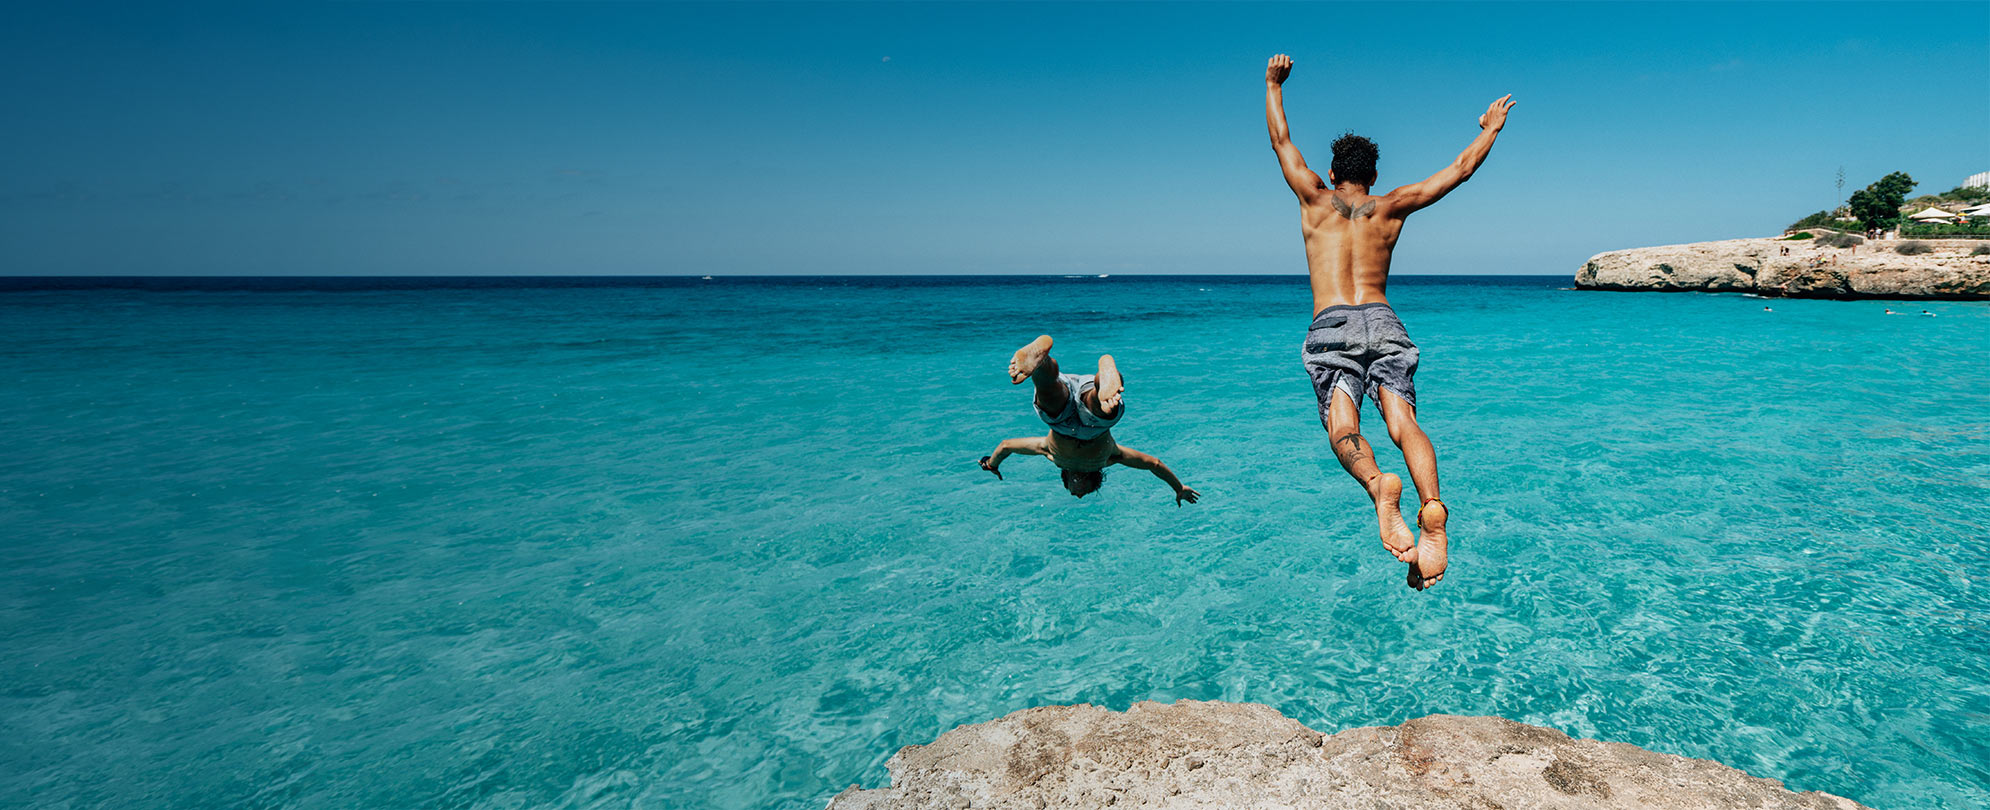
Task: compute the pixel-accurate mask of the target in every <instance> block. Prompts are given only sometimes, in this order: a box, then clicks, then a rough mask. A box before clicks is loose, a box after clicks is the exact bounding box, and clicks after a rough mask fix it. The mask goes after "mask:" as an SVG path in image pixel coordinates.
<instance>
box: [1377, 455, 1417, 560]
mask: <svg viewBox="0 0 1990 810" xmlns="http://www.w3.org/2000/svg"><path fill="white" fill-rule="evenodd" d="M1374 495H1375V522H1376V523H1377V524H1378V526H1379V528H1380V529H1381V532H1382V545H1383V546H1384V547H1386V548H1388V549H1389V553H1390V554H1393V555H1395V556H1396V559H1398V560H1401V561H1403V562H1406V563H1414V562H1416V559H1417V557H1416V537H1415V536H1414V535H1411V534H1410V527H1409V524H1407V523H1404V522H1403V507H1402V504H1401V503H1400V501H1402V498H1403V479H1401V478H1397V477H1396V475H1395V473H1383V474H1381V475H1379V476H1376V478H1375V492H1374Z"/></svg>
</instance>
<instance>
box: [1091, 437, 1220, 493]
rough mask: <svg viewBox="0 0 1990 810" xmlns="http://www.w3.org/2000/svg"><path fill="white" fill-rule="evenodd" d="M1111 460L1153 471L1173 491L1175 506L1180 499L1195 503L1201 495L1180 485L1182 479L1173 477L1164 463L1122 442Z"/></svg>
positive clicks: (1172, 472) (1173, 474)
mask: <svg viewBox="0 0 1990 810" xmlns="http://www.w3.org/2000/svg"><path fill="white" fill-rule="evenodd" d="M1113 461H1114V462H1115V463H1118V464H1120V465H1123V466H1127V467H1132V468H1133V469H1136V470H1146V471H1148V472H1151V473H1153V474H1154V477H1155V478H1159V479H1161V483H1163V484H1167V485H1168V488H1169V489H1172V490H1174V491H1175V505H1176V506H1181V505H1182V501H1188V502H1189V503H1195V501H1196V499H1197V498H1201V497H1202V493H1200V492H1197V491H1195V490H1194V489H1192V488H1189V487H1185V486H1182V480H1181V479H1180V478H1176V477H1175V471H1174V470H1170V469H1168V465H1167V464H1166V463H1164V462H1162V461H1161V460H1160V459H1158V458H1155V457H1153V456H1150V455H1147V454H1146V453H1142V452H1140V451H1138V450H1135V449H1133V448H1131V447H1127V446H1126V445H1123V444H1122V445H1120V446H1119V452H1118V453H1116V454H1114V456H1113Z"/></svg>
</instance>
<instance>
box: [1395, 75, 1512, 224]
mask: <svg viewBox="0 0 1990 810" xmlns="http://www.w3.org/2000/svg"><path fill="white" fill-rule="evenodd" d="M1510 109H1513V94H1511V93H1508V94H1507V95H1506V96H1504V97H1502V98H1499V99H1496V100H1494V101H1493V103H1492V104H1491V105H1490V106H1487V107H1486V111H1485V114H1484V115H1481V116H1479V137H1477V138H1473V139H1472V145H1471V146H1467V147H1465V151H1463V152H1460V153H1459V154H1458V159H1457V160H1454V161H1451V165H1449V166H1446V167H1444V168H1443V169H1440V170H1438V172H1437V173H1436V174H1433V175H1431V176H1430V177H1429V178H1428V179H1426V180H1424V181H1423V182H1421V183H1411V184H1409V185H1407V186H1403V187H1402V188H1399V189H1396V190H1395V191H1391V192H1389V199H1390V200H1392V201H1394V202H1395V203H1396V210H1399V211H1402V212H1403V213H1405V214H1407V213H1409V212H1411V211H1415V210H1417V209H1419V208H1423V207H1425V206H1428V205H1430V204H1431V203H1434V202H1437V201H1438V200H1441V199H1444V195H1446V194H1450V193H1451V190H1452V189H1454V188H1457V187H1458V186H1460V185H1463V184H1464V182H1465V181H1466V180H1470V179H1472V173H1473V172H1476V171H1478V170H1479V164H1482V163H1485V162H1486V155H1488V154H1491V153H1492V145H1493V141H1496V140H1498V139H1499V131H1500V130H1502V129H1505V128H1506V111H1507V110H1510Z"/></svg>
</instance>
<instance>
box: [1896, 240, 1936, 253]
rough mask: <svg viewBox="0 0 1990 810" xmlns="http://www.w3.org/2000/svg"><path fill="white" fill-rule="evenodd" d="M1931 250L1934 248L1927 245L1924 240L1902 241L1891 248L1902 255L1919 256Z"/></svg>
mask: <svg viewBox="0 0 1990 810" xmlns="http://www.w3.org/2000/svg"><path fill="white" fill-rule="evenodd" d="M1931 250H1934V248H1932V247H1929V246H1928V243H1926V242H1902V243H1900V244H1899V245H1896V246H1894V248H1893V252H1895V253H1898V254H1900V255H1902V256H1919V255H1921V254H1923V253H1927V252H1928V251H1931Z"/></svg>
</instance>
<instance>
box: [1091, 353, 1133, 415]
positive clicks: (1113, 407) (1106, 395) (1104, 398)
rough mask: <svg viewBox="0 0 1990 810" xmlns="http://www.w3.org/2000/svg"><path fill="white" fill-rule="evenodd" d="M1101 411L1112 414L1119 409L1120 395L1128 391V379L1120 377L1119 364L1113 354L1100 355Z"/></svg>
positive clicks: (1098, 378)
mask: <svg viewBox="0 0 1990 810" xmlns="http://www.w3.org/2000/svg"><path fill="white" fill-rule="evenodd" d="M1095 379H1097V381H1098V384H1099V391H1098V397H1099V413H1100V414H1101V415H1104V414H1110V413H1113V412H1114V411H1117V410H1119V399H1120V395H1121V394H1123V393H1125V392H1126V381H1125V380H1122V379H1120V376H1119V364H1118V363H1115V362H1113V359H1112V355H1110V354H1102V355H1099V376H1098V377H1096V378H1095Z"/></svg>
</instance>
